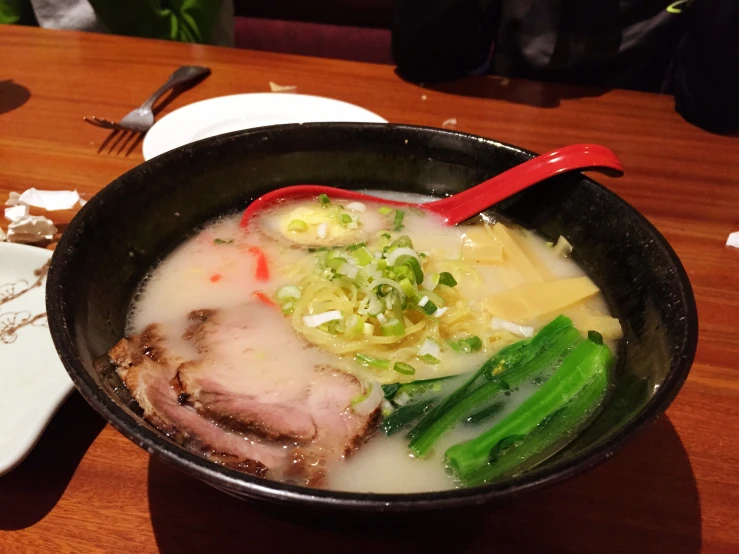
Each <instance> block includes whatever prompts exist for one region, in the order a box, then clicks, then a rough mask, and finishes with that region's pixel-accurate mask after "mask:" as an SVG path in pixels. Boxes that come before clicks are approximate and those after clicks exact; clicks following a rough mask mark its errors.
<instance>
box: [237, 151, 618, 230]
mask: <svg viewBox="0 0 739 554" xmlns="http://www.w3.org/2000/svg"><path fill="white" fill-rule="evenodd" d="M578 169H592V170H598V171H602V172H604V173H607V174H609V175H612V176H621V175H623V168H622V167H621V162H620V161H619V160H618V158H617V157H616V154H614V153H613V152H612V151H611V150H609V149H608V148H605V147H604V146H598V145H597V144H573V145H571V146H565V147H563V148H559V149H557V150H552V151H551V152H547V153H546V154H542V155H541V156H537V157H536V158H532V159H531V160H529V161H527V162H524V163H522V164H519V165H517V166H515V167H512V168H511V169H509V170H507V171H504V172H503V173H501V174H499V175H496V176H495V177H492V178H491V179H488V180H487V181H484V182H482V183H480V184H479V185H475V186H474V187H472V188H469V189H467V190H465V191H462V192H460V193H457V194H455V195H453V196H449V197H447V198H442V199H440V200H435V201H433V202H425V203H421V204H414V203H408V202H396V201H393V200H385V199H382V198H377V197H376V196H370V195H368V194H362V193H359V192H355V191H351V190H345V189H340V188H335V187H327V186H323V185H294V186H290V187H283V188H279V189H276V190H273V191H271V192H268V193H267V194H265V195H263V196H260V197H259V198H257V199H256V200H254V202H252V203H251V204H250V205H249V206H248V207H247V208H246V211H245V212H244V215H243V217H242V218H241V226H242V227H246V226H247V225H248V223H249V221H250V220H251V218H252V217H254V215H255V214H256V213H257V212H259V211H260V210H263V209H265V208H268V207H270V206H272V205H274V204H276V203H278V202H285V201H288V200H296V199H300V198H306V197H317V196H318V195H320V194H325V195H326V196H328V197H329V198H332V199H345V200H352V201H355V202H375V203H377V202H380V203H382V204H383V205H390V206H415V207H417V208H421V209H423V210H426V211H429V212H433V213H435V214H437V215H439V216H441V218H442V220H443V221H444V222H445V223H446V224H447V225H456V224H457V223H461V222H462V221H466V220H467V219H469V218H471V217H473V216H475V215H477V214H479V213H480V212H483V211H485V210H486V209H488V208H489V207H490V206H492V205H493V204H496V203H498V202H500V201H501V200H504V199H506V198H508V197H509V196H513V195H514V194H516V193H517V192H520V191H522V190H524V189H526V188H528V187H530V186H532V185H535V184H537V183H539V182H541V181H543V180H544V179H547V178H549V177H552V176H554V175H559V174H560V173H564V172H566V171H575V170H578Z"/></svg>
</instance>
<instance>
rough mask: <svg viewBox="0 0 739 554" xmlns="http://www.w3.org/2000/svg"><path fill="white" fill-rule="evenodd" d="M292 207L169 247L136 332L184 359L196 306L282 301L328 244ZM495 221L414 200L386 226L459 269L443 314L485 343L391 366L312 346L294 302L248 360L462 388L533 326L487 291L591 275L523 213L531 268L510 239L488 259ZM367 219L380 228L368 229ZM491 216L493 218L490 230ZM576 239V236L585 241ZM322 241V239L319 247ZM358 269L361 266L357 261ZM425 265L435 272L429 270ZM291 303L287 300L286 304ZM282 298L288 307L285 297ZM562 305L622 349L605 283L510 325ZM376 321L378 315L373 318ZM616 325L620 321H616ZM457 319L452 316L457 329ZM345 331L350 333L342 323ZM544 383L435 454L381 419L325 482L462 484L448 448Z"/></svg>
mask: <svg viewBox="0 0 739 554" xmlns="http://www.w3.org/2000/svg"><path fill="white" fill-rule="evenodd" d="M377 194H378V196H380V195H382V196H384V197H391V198H392V199H396V200H401V201H424V200H428V198H426V197H419V196H416V195H392V194H388V193H377ZM382 206H383V204H382V201H381V200H379V199H378V204H377V206H373V205H367V206H364V208H365V211H362V212H361V213H359V216H361V218H362V220H366V221H367V223H366V224H363V226H362V227H361V228H359V229H357V232H362V233H364V234H363V235H362V236H361V238H362V240H363V241H364V242H366V243H367V244H368V245H370V244H372V243H373V242H374V241H376V240H378V236H379V233H381V232H383V229H384V228H383V224H384V225H385V226H386V227H387V223H388V221H387V220H386V219H383V217H380V216H378V215H377V213H378V207H382ZM286 209H287V208H285V207H280V208H277V209H276V210H274V211H273V212H272V213H268V214H266V215H265V216H264V217H265V218H266V219H265V220H264V221H262V222H261V227H260V228H259V229H258V230H257V229H255V228H252V227H251V226H250V228H249V229H248V230H245V229H244V228H242V227H240V225H239V222H240V216H238V215H231V216H225V217H223V218H220V219H218V220H216V221H214V222H212V223H210V224H208V225H206V226H205V227H204V228H203V229H201V230H200V231H198V232H197V233H195V234H194V235H193V236H192V237H191V238H189V239H188V240H187V241H185V242H184V243H183V244H182V245H181V246H179V247H178V248H177V249H176V250H174V251H173V252H172V253H171V254H169V255H168V256H167V257H166V258H165V259H164V260H163V261H162V262H161V263H160V264H159V265H158V266H157V267H156V268H155V269H154V271H153V272H152V273H151V274H150V275H149V276H148V277H147V278H146V280H145V281H144V282H143V283H142V285H141V287H140V290H139V292H138V293H137V295H136V298H135V301H134V302H133V304H132V306H131V310H130V316H129V321H128V325H127V334H128V335H136V334H137V333H141V332H142V331H143V330H144V329H145V328H146V327H147V326H148V325H150V324H154V323H156V324H158V325H159V326H160V327H161V328H162V329H163V332H164V334H165V335H166V336H167V337H168V344H169V346H170V347H171V348H172V349H173V351H174V352H175V353H176V354H177V355H178V356H181V357H182V358H184V359H191V358H193V357H197V356H198V355H199V353H198V351H197V349H196V348H194V347H193V345H192V344H191V343H190V342H188V341H187V340H183V339H181V338H180V337H183V335H185V333H186V331H187V329H188V325H190V324H191V321H189V320H188V315H189V314H190V313H191V312H193V311H195V310H203V309H208V310H219V309H230V308H237V307H239V306H245V305H249V304H250V303H253V302H254V301H255V298H267V299H268V301H274V302H276V303H278V304H279V303H280V300H278V299H276V294H277V292H278V291H279V290H281V289H282V288H283V287H286V286H295V285H298V284H300V283H302V282H305V279H307V278H308V276H310V275H311V274H312V273H313V272H315V271H316V263H317V262H316V254H317V252H316V250H317V249H320V248H321V247H320V246H318V245H315V244H310V242H311V240H314V239H315V237H310V236H308V235H302V236H301V239H300V240H299V241H291V240H290V233H293V235H294V234H295V233H297V231H286V229H287V224H290V223H292V221H295V219H293V220H292V221H291V222H287V223H286V222H285V220H284V213H286V212H285V210H286ZM280 210H282V211H280ZM301 213H304V212H301ZM305 213H307V212H305ZM308 215H309V216H310V213H309V214H308ZM270 217H271V218H273V219H274V221H273V222H271V223H269V224H266V223H265V221H268V220H269V218H270ZM290 217H292V216H290ZM489 223H492V222H491V220H490V219H488V220H487V223H485V222H484V221H478V222H477V223H475V224H474V225H460V226H455V227H448V226H445V225H443V224H442V223H441V222H440V221H439V220H438V219H437V218H436V217H435V216H433V215H431V214H427V215H423V214H422V213H420V212H418V211H415V210H405V213H404V218H403V221H402V229H399V230H398V231H395V230H392V229H386V227H385V229H386V231H387V232H388V234H389V236H390V237H391V239H392V240H395V239H397V238H398V237H399V236H402V235H406V236H408V237H410V239H411V240H412V245H413V249H414V250H415V251H416V252H418V253H422V254H423V257H422V258H420V259H421V262H422V264H426V267H433V269H434V270H435V271H438V272H439V273H441V272H442V271H446V272H448V273H449V274H451V275H453V276H454V278H455V279H456V286H455V287H454V291H453V292H454V294H455V295H457V296H454V303H451V302H450V303H449V305H448V308H449V311H448V312H447V313H446V314H445V315H442V316H440V317H439V320H440V321H441V322H443V321H444V319H443V318H444V317H445V316H446V317H451V316H450V314H463V313H464V314H466V315H464V318H463V320H464V321H467V322H468V323H466V324H465V325H466V327H464V329H474V330H475V332H474V333H472V332H470V333H468V334H474V335H476V336H479V337H480V339H481V340H482V347H481V348H480V349H479V350H478V351H476V352H469V353H464V352H456V351H454V350H453V349H449V348H446V345H442V346H444V348H443V352H442V354H440V358H441V362H440V363H424V362H423V361H421V359H420V358H419V357H417V356H416V355H415V350H413V353H412V354H409V353H408V352H400V353H398V354H397V356H398V357H393V356H394V355H395V354H391V355H388V358H389V359H392V360H404V361H405V362H404V363H406V362H407V363H408V364H409V365H411V366H412V367H413V369H414V371H415V373H414V374H413V375H403V374H400V373H397V372H395V371H393V370H387V369H378V368H374V367H367V366H366V365H363V364H361V363H358V362H357V358H356V354H357V353H356V352H354V351H349V352H346V353H337V352H336V351H335V350H336V344H335V343H334V342H331V343H330V345H331V346H330V348H329V347H328V346H326V347H324V346H323V345H322V343H317V344H314V345H313V346H310V347H309V346H308V345H307V344H306V343H305V340H304V339H305V338H304V336H303V335H304V333H306V332H308V331H310V332H311V333H313V332H314V330H308V331H306V330H303V331H301V330H300V329H296V328H295V326H294V325H292V324H291V322H293V321H300V318H298V319H293V318H296V317H297V316H294V315H291V314H287V315H285V316H284V317H283V318H281V319H280V320H279V321H276V322H270V323H269V325H270V327H269V328H268V329H260V336H264V337H265V340H264V341H263V348H261V349H258V350H257V351H255V352H250V353H248V354H244V358H243V363H244V371H248V365H249V360H250V356H252V357H255V356H256V357H259V359H260V360H261V361H264V360H267V361H271V363H274V364H276V365H280V364H282V365H284V364H288V365H289V364H291V363H296V362H297V359H298V358H299V359H300V361H301V363H304V362H305V361H306V360H308V363H310V364H313V365H316V366H321V365H324V366H325V365H327V364H330V365H332V366H333V367H337V368H340V369H341V370H342V371H345V372H348V373H351V374H353V375H356V376H357V377H358V378H359V379H361V380H362V381H363V382H372V383H376V384H379V383H383V384H390V383H394V382H401V383H407V382H411V381H416V380H426V379H436V378H440V377H446V376H457V375H459V377H455V378H454V379H451V380H449V381H447V382H445V383H446V384H445V391H447V389H448V390H449V391H451V390H453V388H454V387H455V386H458V385H461V384H462V383H463V382H464V380H465V379H466V377H467V376H468V374H469V373H470V372H473V371H475V370H476V369H477V368H478V367H480V365H481V364H482V363H483V362H484V361H485V360H487V359H488V358H490V356H492V355H493V354H494V353H495V352H497V351H498V350H500V348H501V347H503V346H505V345H507V344H511V343H512V342H515V341H516V340H520V339H522V338H525V336H526V335H525V334H520V333H517V332H511V331H510V330H509V329H508V328H505V327H504V328H501V327H500V326H498V327H497V328H494V327H495V325H496V324H495V323H494V322H493V319H492V318H494V317H495V315H494V314H492V313H490V310H488V308H486V306H487V304H486V302H489V299H490V298H494V297H496V295H500V294H502V293H505V292H506V291H511V290H514V289H516V288H517V287H522V286H526V285H530V284H531V283H532V279H533V280H534V281H535V282H539V281H541V282H543V283H546V282H549V281H560V280H568V279H569V280H572V279H577V278H585V277H586V276H585V273H584V272H583V271H582V269H581V268H580V267H578V265H577V264H576V263H575V262H574V261H573V260H572V259H571V258H570V257H569V256H568V255H566V254H567V252H566V249H564V250H563V249H560V248H559V246H560V244H558V245H557V247H556V248H555V247H553V245H552V244H549V243H546V242H545V241H544V240H543V239H542V238H540V237H538V236H537V235H535V234H534V233H532V232H529V231H526V230H524V229H521V228H518V227H516V226H513V225H506V226H505V231H504V232H505V233H506V235H505V238H506V240H509V241H511V243H512V244H513V246H515V248H516V249H517V250H516V255H518V256H523V257H525V260H523V261H524V262H525V270H522V269H521V267H522V266H521V263H523V262H521V263H519V260H518V259H513V260H512V259H511V258H509V257H506V256H508V255H509V254H508V251H506V246H507V243H504V244H503V247H502V248H503V250H502V251H503V253H504V254H503V258H502V259H501V261H498V262H494V261H490V259H486V258H485V256H486V255H487V254H486V253H485V250H484V248H477V249H476V244H477V243H476V242H475V241H476V240H478V239H479V241H485V240H487V239H486V238H485V237H487V236H490V237H492V238H491V240H498V239H496V235H494V234H491V233H492V232H491V231H490V229H491V228H492V226H491V225H489ZM294 227H295V226H294ZM367 227H371V229H369V230H368V229H367ZM390 227H392V225H390ZM397 227H401V225H398V226H397ZM484 227H487V228H488V230H487V231H484V230H483V228H484ZM311 229H312V231H311V232H314V233H318V234H321V233H323V232H327V231H326V230H325V229H321V228H320V227H317V226H314V227H311ZM473 229H474V232H472V230H473ZM352 231H353V230H351V229H350V230H346V229H341V230H340V233H339V232H337V234H336V235H331V230H330V229H329V230H328V232H327V234H328V236H324V237H323V238H324V239H325V240H326V242H327V243H329V244H332V243H331V241H332V240H333V241H339V240H343V239H345V238H347V237H348V238H351V236H352ZM300 232H305V233H307V232H308V231H300ZM486 232H487V233H488V234H487V235H486V234H485V233H486ZM342 233H343V234H342ZM476 233H479V234H476ZM345 235H346V236H345ZM316 236H317V235H316ZM391 239H388V240H391ZM473 239H474V240H473ZM470 241H471V242H470ZM470 245H472V246H470ZM574 247H575V248H577V245H574ZM320 252H321V251H320V250H319V251H318V253H319V254H320ZM470 252H471V253H470ZM262 257H263V259H261V258H262ZM478 257H479V258H478ZM265 261H266V264H267V266H268V270H269V277H268V279H266V280H265V279H264V278H263V277H264V276H263V275H262V278H259V277H258V273H259V265H260V263H264V262H265ZM429 264H431V265H429ZM348 269H349V270H352V271H353V269H352V268H348ZM426 273H430V270H429V271H427V272H426ZM532 275H534V277H533V278H532ZM450 294H451V293H450ZM509 304H510V303H509ZM284 306H285V304H284V303H282V307H283V308H284ZM275 309H277V310H279V309H280V306H276V307H275ZM463 309H464V310H466V311H464V312H463ZM527 309H528V308H527ZM510 310H513V308H510ZM532 310H533V311H531V312H526V313H533V312H534V311H535V310H534V309H533V308H532ZM506 313H508V312H506ZM560 314H564V315H566V316H568V317H570V318H571V319H572V320H573V322H574V324H575V327H577V328H578V330H580V331H581V332H582V333H583V335H585V334H586V333H587V331H588V330H589V328H593V327H592V325H595V324H598V325H602V326H603V327H602V328H599V330H600V331H601V332H603V337H604V339H605V342H606V344H609V345H610V346H611V347H612V349H613V347H614V345H615V342H616V340H617V339H618V336H619V332H620V327H618V322H617V321H616V320H614V319H613V318H611V317H610V314H609V310H608V306H607V304H606V302H605V301H604V299H603V296H602V294H601V293H600V292H597V293H595V294H589V295H587V297H586V298H584V299H581V300H578V301H576V302H574V303H572V304H571V305H569V304H566V305H563V306H561V307H560V308H558V309H557V310H556V311H555V312H549V313H543V314H540V315H536V316H535V317H530V318H526V319H518V320H513V321H510V320H506V319H505V318H501V319H503V320H505V321H504V322H503V323H502V324H503V325H508V326H509V327H510V325H511V324H515V326H519V327H520V328H522V329H523V332H524V333H525V332H526V331H527V330H529V331H528V332H529V334H530V333H531V330H533V331H536V330H538V329H539V328H540V327H541V326H543V325H545V324H546V323H547V322H549V321H550V320H551V319H552V318H553V317H555V316H557V315H560ZM420 315H422V314H420ZM420 315H419V317H420ZM345 319H346V318H345ZM427 319H429V320H430V321H431V323H429V325H431V324H434V323H435V322H434V321H433V319H432V318H430V317H429V318H427ZM368 321H375V320H374V319H372V318H370V319H369V320H368ZM614 322H615V323H614ZM342 323H343V322H342ZM411 324H414V322H413V321H406V327H407V326H408V325H411ZM324 325H325V324H324ZM374 325H375V326H377V325H380V322H375V324H374ZM586 327H588V328H586ZM616 327H618V331H616V330H615V328H616ZM453 328H454V327H453V325H452V324H449V329H453ZM319 329H320V327H319ZM365 331H366V327H365ZM375 332H377V329H375ZM338 336H339V337H341V336H343V335H341V332H339V335H338ZM458 338H459V337H457V336H454V337H446V338H445V340H447V339H448V341H449V342H452V340H453V339H458ZM329 339H331V337H329ZM329 339H327V340H329ZM337 340H338V339H337ZM308 342H310V339H309V341H308ZM326 344H329V343H328V342H327V343H326ZM301 345H302V346H301ZM288 346H289V347H288ZM378 348H379V347H378ZM414 348H416V347H415V346H414ZM331 349H333V350H331ZM406 350H408V348H406ZM375 386H376V385H375ZM536 388H537V385H535V384H531V383H525V384H522V385H520V386H517V387H515V388H513V389H512V390H510V391H508V392H506V394H505V396H504V397H503V398H502V401H503V403H504V407H503V408H502V409H501V410H500V411H499V412H498V413H497V414H496V415H495V417H494V418H492V419H489V420H487V421H485V422H484V423H483V424H480V425H465V424H460V425H457V426H456V427H455V428H454V429H453V430H452V431H451V432H449V433H447V434H446V435H444V436H443V438H442V439H441V440H440V441H439V442H438V443H437V444H436V445H435V447H434V449H433V451H432V453H431V455H430V456H428V457H426V458H425V459H416V458H414V457H413V456H411V455H410V454H409V451H408V439H407V438H406V436H405V435H406V433H405V432H400V433H397V434H395V435H393V436H390V437H387V436H385V435H384V434H383V433H382V432H380V431H378V432H376V433H375V434H374V435H372V436H371V437H370V438H369V440H368V441H367V442H366V443H365V444H363V445H361V446H360V447H359V448H358V449H357V450H356V451H355V452H353V453H352V455H351V456H349V457H348V458H347V459H345V460H344V459H342V460H338V461H333V462H331V463H329V464H328V466H327V468H326V482H325V486H326V487H327V488H330V489H336V490H345V491H358V492H376V493H400V492H427V491H437V490H444V489H450V488H454V487H455V486H456V483H455V479H454V477H453V475H452V473H451V472H450V471H449V470H448V469H447V468H445V464H444V452H445V451H446V450H447V448H448V447H450V446H452V445H455V444H459V443H462V442H464V441H467V440H469V439H472V438H474V437H476V436H478V435H479V434H480V433H481V432H482V431H484V430H485V429H487V428H490V427H491V426H493V425H495V424H496V423H497V422H500V421H502V420H503V419H504V418H505V417H506V416H507V415H508V414H510V413H511V412H512V411H513V410H514V409H515V408H516V407H517V406H518V405H520V404H521V403H522V402H523V401H525V400H526V399H527V398H528V397H530V396H531V394H533V393H534V392H535V390H536ZM383 405H384V406H386V404H383ZM386 407H387V406H386Z"/></svg>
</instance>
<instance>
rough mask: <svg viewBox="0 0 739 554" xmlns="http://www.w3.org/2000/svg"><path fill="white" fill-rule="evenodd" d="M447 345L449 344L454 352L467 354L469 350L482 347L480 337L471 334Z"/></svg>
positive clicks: (476, 349)
mask: <svg viewBox="0 0 739 554" xmlns="http://www.w3.org/2000/svg"><path fill="white" fill-rule="evenodd" d="M449 346H451V347H452V350H454V351H456V352H461V353H462V354H469V353H470V352H477V351H478V350H480V348H482V341H481V340H480V337H478V336H472V337H468V338H466V339H462V340H460V341H458V342H450V343H449Z"/></svg>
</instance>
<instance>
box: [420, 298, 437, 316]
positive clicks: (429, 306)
mask: <svg viewBox="0 0 739 554" xmlns="http://www.w3.org/2000/svg"><path fill="white" fill-rule="evenodd" d="M418 307H419V308H421V309H422V310H423V311H424V312H425V313H426V315H432V314H433V313H434V312H435V311H436V310H438V309H439V308H437V307H436V304H434V303H433V302H432V301H431V300H429V301H428V302H426V303H425V304H424V305H423V306H421V305H420V304H419V306H418Z"/></svg>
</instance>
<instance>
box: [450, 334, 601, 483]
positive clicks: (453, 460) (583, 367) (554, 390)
mask: <svg viewBox="0 0 739 554" xmlns="http://www.w3.org/2000/svg"><path fill="white" fill-rule="evenodd" d="M612 364H613V355H612V354H611V351H610V350H609V349H608V347H607V346H605V345H603V344H597V343H595V342H593V341H592V340H585V341H582V342H580V344H578V345H577V346H576V347H575V348H574V349H573V350H572V351H571V352H570V353H569V354H568V355H567V356H566V357H565V358H564V360H563V361H562V363H561V365H560V366H559V367H558V368H557V370H556V371H555V373H554V375H552V377H550V378H549V379H548V380H547V381H546V382H545V383H544V384H543V385H541V387H540V388H539V389H538V390H537V391H536V392H535V393H534V394H533V395H531V396H530V397H529V398H528V399H526V400H525V401H524V402H523V403H522V404H521V405H520V406H519V407H518V408H516V410H514V411H513V412H512V413H511V414H509V415H508V416H507V417H506V418H505V419H503V421H501V422H500V423H498V424H497V425H495V426H494V427H492V428H491V429H489V430H488V431H486V432H485V433H483V434H482V435H480V436H479V437H477V438H476V439H473V440H471V441H469V442H466V443H462V444H458V445H455V446H453V447H451V448H450V449H449V450H447V452H446V459H447V462H448V464H449V466H450V467H451V468H452V469H453V470H454V472H455V473H456V474H457V475H458V476H459V477H460V478H461V479H462V480H463V481H465V480H467V482H475V483H476V482H480V480H481V479H484V480H486V479H490V478H492V477H493V476H495V475H496V474H498V472H499V471H500V470H501V467H503V466H499V465H497V464H499V463H500V461H501V460H503V459H508V458H507V456H508V455H512V454H513V452H514V451H517V450H518V449H517V448H515V446H516V444H517V443H520V444H521V446H523V445H524V444H526V442H527V438H528V437H529V436H530V437H531V440H535V441H538V443H537V444H536V447H537V448H540V447H541V448H543V447H545V446H548V445H549V444H551V442H550V440H551V439H552V437H554V440H556V438H557V437H556V436H562V435H563V434H564V433H566V432H568V431H571V424H572V423H573V422H575V421H576V420H582V419H584V418H585V417H586V416H587V415H588V413H589V412H590V411H592V409H593V406H594V405H596V404H597V402H594V400H596V401H597V400H598V399H599V398H601V397H602V396H603V395H604V394H605V390H606V386H607V384H608V371H609V369H610V367H611V365H612ZM583 395H586V396H583ZM583 398H587V400H588V401H587V403H586V402H584V401H582V402H581V401H579V400H582V399H583ZM563 409H565V410H570V412H569V415H568V412H567V411H564V412H562V413H560V414H558V415H557V417H556V418H554V414H555V413H557V412H558V411H559V410H563ZM563 421H565V422H567V425H566V426H565V425H563V424H562V422H563ZM549 422H551V425H552V427H553V428H554V429H555V430H556V431H557V432H556V433H550V434H549V438H547V439H542V438H539V439H536V437H535V435H534V434H533V433H534V431H535V430H536V429H537V427H539V426H540V425H542V426H546V425H548V423H549ZM555 435H556V436H555ZM503 441H506V442H503ZM552 442H553V441H552ZM501 445H504V446H506V448H501ZM508 448H513V450H512V451H511V453H510V454H508ZM519 448H520V447H519ZM532 448H533V447H531V446H529V447H528V449H529V450H530V449H532ZM528 454H531V452H528ZM516 457H517V458H518V459H519V460H520V459H521V456H520V452H517V453H516ZM508 463H510V459H509V462H508ZM489 465H490V466H491V467H487V466H489ZM481 471H483V472H484V475H481V474H480V473H478V472H481Z"/></svg>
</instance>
